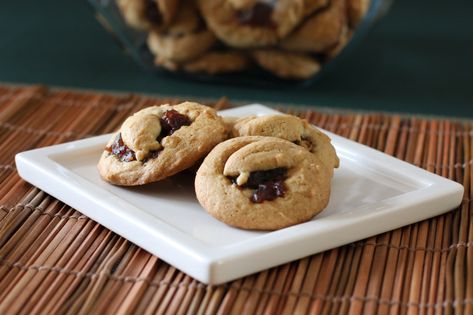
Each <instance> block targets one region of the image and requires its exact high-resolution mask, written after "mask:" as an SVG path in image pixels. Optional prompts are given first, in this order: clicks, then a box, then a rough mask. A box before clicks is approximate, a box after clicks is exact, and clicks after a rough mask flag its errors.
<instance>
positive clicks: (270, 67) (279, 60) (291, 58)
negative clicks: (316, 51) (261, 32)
mask: <svg viewBox="0 0 473 315" xmlns="http://www.w3.org/2000/svg"><path fill="white" fill-rule="evenodd" d="M251 56H252V57H253V59H254V60H255V61H256V63H257V64H258V65H259V66H260V67H261V68H263V69H265V70H267V71H269V72H271V73H272V74H274V75H276V76H278V77H281V78H284V79H307V78H310V77H312V76H313V75H315V74H316V73H317V72H319V71H320V68H321V67H320V63H319V62H318V61H317V60H316V59H314V58H313V57H311V56H310V55H308V54H302V53H292V52H285V51H278V50H255V51H253V52H252V53H251Z"/></svg>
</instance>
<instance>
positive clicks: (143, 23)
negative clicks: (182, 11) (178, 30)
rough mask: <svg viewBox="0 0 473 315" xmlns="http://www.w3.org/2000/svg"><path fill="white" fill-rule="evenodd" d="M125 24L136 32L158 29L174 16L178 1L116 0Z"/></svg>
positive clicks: (169, 21)
mask: <svg viewBox="0 0 473 315" xmlns="http://www.w3.org/2000/svg"><path fill="white" fill-rule="evenodd" d="M117 5H118V8H119V10H120V12H121V14H122V16H123V19H124V20H125V22H126V23H127V24H128V25H130V26H131V27H133V28H135V29H137V30H148V29H151V28H157V29H160V28H162V27H164V26H166V25H169V24H170V23H171V21H172V20H173V18H174V15H175V14H176V11H177V7H178V5H179V1H178V0H117Z"/></svg>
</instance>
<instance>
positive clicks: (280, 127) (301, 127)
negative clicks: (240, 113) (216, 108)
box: [232, 114, 339, 169]
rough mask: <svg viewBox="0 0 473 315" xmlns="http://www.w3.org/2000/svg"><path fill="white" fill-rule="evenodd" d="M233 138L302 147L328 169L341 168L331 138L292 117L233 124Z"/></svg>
mask: <svg viewBox="0 0 473 315" xmlns="http://www.w3.org/2000/svg"><path fill="white" fill-rule="evenodd" d="M232 136H233V137H242V136H267V137H277V138H281V139H285V140H288V141H290V142H292V143H295V144H297V145H300V146H302V147H304V148H306V149H307V150H309V151H310V152H311V153H313V154H315V155H316V156H317V158H318V159H319V160H320V161H322V162H323V163H324V164H325V165H326V166H327V168H329V169H333V168H337V167H338V166H339V159H338V156H337V153H336V151H335V148H334V147H333V146H332V144H331V143H330V138H329V137H328V136H327V135H326V134H325V133H323V132H321V131H320V130H318V129H317V128H315V127H314V126H312V125H311V124H310V123H309V122H308V121H307V120H305V119H301V118H299V117H296V116H292V115H282V114H281V115H267V116H248V117H244V118H240V119H238V120H237V121H235V122H234V123H233V127H232Z"/></svg>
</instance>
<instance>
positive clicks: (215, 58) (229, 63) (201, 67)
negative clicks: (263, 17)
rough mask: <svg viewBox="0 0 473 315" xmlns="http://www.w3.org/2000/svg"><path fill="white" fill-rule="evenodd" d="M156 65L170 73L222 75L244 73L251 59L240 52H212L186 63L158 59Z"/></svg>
mask: <svg viewBox="0 0 473 315" xmlns="http://www.w3.org/2000/svg"><path fill="white" fill-rule="evenodd" d="M155 63H156V64H157V65H159V66H162V67H163V68H166V69H168V70H170V71H177V70H184V71H186V72H190V73H206V74H220V73H230V72H239V71H243V70H245V69H246V68H248V66H249V65H250V60H249V58H248V57H247V56H246V55H244V54H242V53H239V52H234V51H233V52H231V51H229V52H217V51H210V52H208V53H205V54H203V55H202V56H200V57H198V58H197V59H195V60H191V61H189V62H186V63H182V64H179V63H174V62H170V61H169V60H166V59H164V58H163V59H162V58H156V59H155Z"/></svg>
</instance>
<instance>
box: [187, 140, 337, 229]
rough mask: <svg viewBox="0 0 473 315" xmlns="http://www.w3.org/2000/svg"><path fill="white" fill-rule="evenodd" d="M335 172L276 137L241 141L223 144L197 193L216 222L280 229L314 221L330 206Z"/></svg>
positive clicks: (203, 171) (200, 175)
mask: <svg viewBox="0 0 473 315" xmlns="http://www.w3.org/2000/svg"><path fill="white" fill-rule="evenodd" d="M331 178H332V172H331V168H330V167H327V166H326V165H325V164H324V163H323V162H322V161H321V160H320V159H319V158H318V157H317V155H315V154H312V153H310V152H309V151H308V150H306V149H304V148H303V147H301V146H298V145H296V144H294V143H291V142H289V141H287V140H283V139H279V138H275V137H262V136H245V137H237V138H233V139H230V140H227V141H225V142H222V143H220V144H219V145H217V146H216V147H215V148H214V149H213V150H212V151H211V152H210V153H209V155H208V156H207V157H206V158H205V160H204V162H203V163H202V165H201V166H200V168H199V170H198V171H197V175H196V178H195V190H196V195H197V199H198V200H199V203H200V204H201V205H202V207H203V208H204V209H205V210H206V211H207V212H208V213H209V214H210V215H212V216H213V217H215V218H216V219H218V220H220V221H222V222H224V223H226V224H228V225H231V226H234V227H238V228H242V229H251V230H276V229H281V228H284V227H288V226H291V225H295V224H298V223H302V222H305V221H308V220H310V219H312V218H313V217H314V216H315V215H317V214H318V213H319V212H321V211H322V210H323V209H324V208H325V207H326V206H327V204H328V201H329V198H330V189H331Z"/></svg>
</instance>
